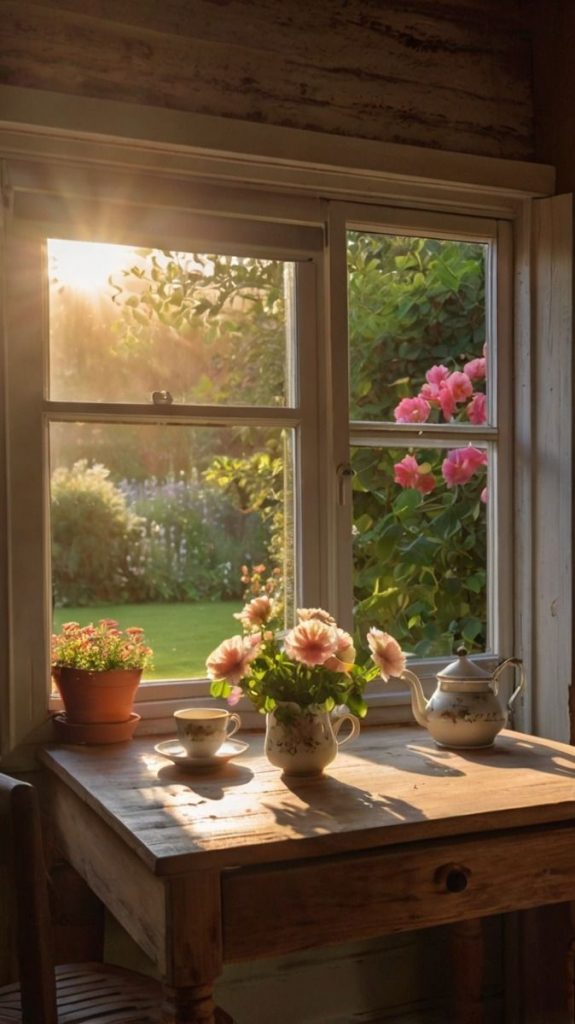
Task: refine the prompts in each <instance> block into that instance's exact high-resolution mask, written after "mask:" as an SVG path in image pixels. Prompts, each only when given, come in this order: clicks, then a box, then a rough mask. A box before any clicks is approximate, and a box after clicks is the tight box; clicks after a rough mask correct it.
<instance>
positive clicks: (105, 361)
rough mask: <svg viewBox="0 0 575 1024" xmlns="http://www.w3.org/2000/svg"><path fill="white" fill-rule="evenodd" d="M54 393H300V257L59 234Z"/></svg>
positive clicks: (52, 299)
mask: <svg viewBox="0 0 575 1024" xmlns="http://www.w3.org/2000/svg"><path fill="white" fill-rule="evenodd" d="M48 268H49V327H50V397H51V398H52V399H54V400H56V401H85V402H135V403H143V402H150V401H152V395H153V393H154V392H163V391H165V392H169V393H170V395H171V396H172V398H173V400H174V401H175V402H183V403H189V404H207V405H217V404H224V405H262V406H285V405H288V404H291V405H293V404H294V395H293V388H292V383H291V367H292V366H293V363H294V354H293V351H292V349H293V346H294V336H295V335H294V323H293V319H294V318H293V297H294V271H295V267H294V264H293V263H284V262H282V261H279V260H266V259H252V258H244V257H238V256H226V255H218V254H213V253H211V254H205V253H189V252H168V251H163V250H159V249H136V248H131V247H130V246H124V245H104V244H100V243H94V242H76V241H73V242H71V241H62V240H59V239H50V240H49V241H48Z"/></svg>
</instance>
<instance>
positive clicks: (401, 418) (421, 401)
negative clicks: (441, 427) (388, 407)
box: [394, 395, 431, 423]
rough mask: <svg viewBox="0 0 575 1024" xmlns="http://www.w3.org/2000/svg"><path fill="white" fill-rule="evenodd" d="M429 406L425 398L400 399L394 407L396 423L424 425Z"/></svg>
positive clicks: (429, 409) (429, 410)
mask: <svg viewBox="0 0 575 1024" xmlns="http://www.w3.org/2000/svg"><path fill="white" fill-rule="evenodd" d="M430 412H431V406H430V404H429V402H428V401H427V400H426V399H425V398H421V397H420V396H419V395H418V396H417V397H416V398H402V399H401V402H399V404H398V405H396V407H395V411H394V416H395V420H396V423H426V422H427V420H428V419H429V414H430Z"/></svg>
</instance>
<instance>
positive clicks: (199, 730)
mask: <svg viewBox="0 0 575 1024" xmlns="http://www.w3.org/2000/svg"><path fill="white" fill-rule="evenodd" d="M174 718H175V720H176V729H177V730H178V739H179V741H180V743H181V744H182V747H183V748H184V750H185V751H186V754H187V755H188V757H213V755H214V754H217V752H218V750H219V749H220V747H221V746H222V744H223V743H225V741H226V740H227V739H229V738H230V736H233V734H234V733H235V732H236V731H237V730H238V729H239V727H240V725H241V719H240V716H239V715H236V714H230V712H229V711H226V710H225V709H224V708H184V709H183V710H181V711H174Z"/></svg>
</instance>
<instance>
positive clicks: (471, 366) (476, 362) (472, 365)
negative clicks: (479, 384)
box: [463, 357, 485, 380]
mask: <svg viewBox="0 0 575 1024" xmlns="http://www.w3.org/2000/svg"><path fill="white" fill-rule="evenodd" d="M463 371H464V373H466V374H467V376H468V377H469V380H483V379H484V377H485V357H483V358H481V359H470V361H469V362H468V363H466V364H465V366H464V367H463Z"/></svg>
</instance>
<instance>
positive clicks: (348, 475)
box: [336, 462, 354, 506]
mask: <svg viewBox="0 0 575 1024" xmlns="http://www.w3.org/2000/svg"><path fill="white" fill-rule="evenodd" d="M336 472H337V503H338V505H341V506H343V505H347V504H348V501H349V496H350V490H351V487H350V485H351V481H352V478H353V475H354V473H353V469H352V468H351V466H350V464H349V462H342V463H340V465H339V466H338V467H337V470H336Z"/></svg>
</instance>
